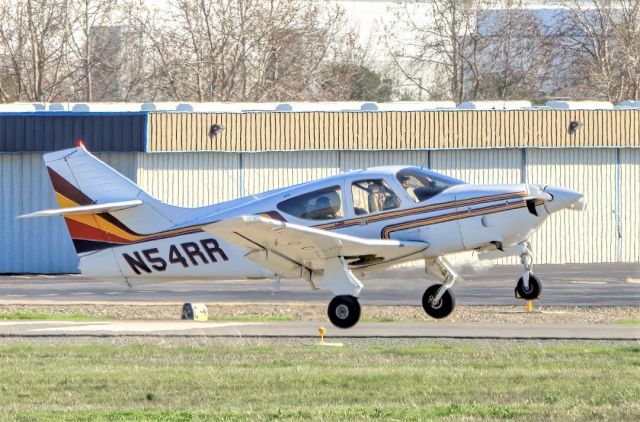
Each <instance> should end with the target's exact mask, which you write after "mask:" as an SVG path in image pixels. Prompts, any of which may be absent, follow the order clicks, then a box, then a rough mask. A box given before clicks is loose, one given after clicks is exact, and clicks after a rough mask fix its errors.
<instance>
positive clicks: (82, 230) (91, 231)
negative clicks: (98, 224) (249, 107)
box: [65, 218, 130, 243]
mask: <svg viewBox="0 0 640 422" xmlns="http://www.w3.org/2000/svg"><path fill="white" fill-rule="evenodd" d="M65 221H66V222H67V227H68V228H69V234H70V235H71V238H72V239H83V240H97V241H101V242H115V243H130V242H129V241H128V240H127V239H123V238H121V237H119V236H116V235H114V234H111V233H107V232H106V231H104V230H100V229H97V228H95V227H91V226H89V225H86V224H84V223H81V222H79V221H76V220H72V219H70V218H65Z"/></svg>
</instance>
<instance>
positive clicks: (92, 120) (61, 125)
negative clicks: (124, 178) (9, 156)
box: [0, 112, 147, 152]
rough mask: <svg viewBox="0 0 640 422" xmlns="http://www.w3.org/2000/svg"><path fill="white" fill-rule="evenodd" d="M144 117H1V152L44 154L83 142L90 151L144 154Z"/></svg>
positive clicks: (63, 114) (64, 114) (62, 114)
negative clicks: (141, 152) (78, 141)
mask: <svg viewBox="0 0 640 422" xmlns="http://www.w3.org/2000/svg"><path fill="white" fill-rule="evenodd" d="M146 128H147V114H146V113H140V112H136V113H75V112H37V113H0V152H47V151H55V150H59V149H64V148H69V147H71V146H73V145H74V144H75V142H76V140H78V139H82V140H83V141H84V142H85V143H86V144H87V146H88V147H89V149H91V151H95V152H116V151H118V152H125V151H144V150H145V144H146V138H147V134H146Z"/></svg>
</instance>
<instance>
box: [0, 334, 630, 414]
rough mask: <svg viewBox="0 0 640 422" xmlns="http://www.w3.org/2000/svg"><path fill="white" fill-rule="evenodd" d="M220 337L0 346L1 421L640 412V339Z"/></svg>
mask: <svg viewBox="0 0 640 422" xmlns="http://www.w3.org/2000/svg"><path fill="white" fill-rule="evenodd" d="M196 341H203V340H194V342H196ZM221 342H222V340H208V341H206V342H205V344H204V345H196V344H194V345H185V343H183V345H180V346H177V345H167V344H166V343H164V340H161V341H158V340H154V341H147V342H141V343H132V344H127V345H122V344H121V345H113V344H78V345H74V344H57V345H51V344H41V345H34V344H28V343H27V344H13V345H4V346H0V420H20V421H77V420H82V421H84V420H91V421H113V420H115V421H204V420H223V421H236V420H238V421H239V420H250V421H267V420H278V421H280V420H296V421H298V420H299V421H303V420H304V421H306V420H316V421H325V420H342V421H347V420H349V421H351V420H368V421H371V420H384V421H386V420H398V421H399V420H413V421H420V420H434V419H441V418H445V419H447V420H461V419H462V420H478V419H481V420H532V419H533V420H629V421H632V420H640V383H638V379H640V346H629V345H620V344H614V345H606V344H598V343H576V344H559V343H541V344H535V343H528V344H527V345H522V344H520V343H516V342H512V343H510V342H492V343H489V342H477V343H471V342H455V341H451V342H446V343H444V344H435V343H433V342H431V343H429V342H428V341H425V343H424V344H419V345H413V346H393V345H391V346H390V345H387V344H369V345H365V344H362V343H360V345H358V346H350V345H349V344H348V342H347V345H346V346H345V347H342V348H324V347H317V346H312V345H301V344H295V343H275V344H268V343H265V342H259V341H256V340H254V341H253V342H249V341H248V342H246V344H241V343H240V342H238V343H237V344H221ZM391 344H393V343H391Z"/></svg>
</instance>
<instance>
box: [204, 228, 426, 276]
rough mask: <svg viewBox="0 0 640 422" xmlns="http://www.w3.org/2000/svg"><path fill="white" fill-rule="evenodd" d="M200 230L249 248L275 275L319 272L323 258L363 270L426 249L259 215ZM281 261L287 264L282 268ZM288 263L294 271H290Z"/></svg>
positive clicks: (401, 242) (390, 240) (414, 243)
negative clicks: (332, 259)
mask: <svg viewBox="0 0 640 422" xmlns="http://www.w3.org/2000/svg"><path fill="white" fill-rule="evenodd" d="M204 230H206V231H207V232H210V233H212V234H214V235H216V236H220V237H222V238H224V239H225V240H227V241H229V242H232V243H234V244H237V245H239V246H243V247H245V248H247V249H249V250H250V252H249V254H248V255H247V256H248V257H249V258H250V259H254V258H257V259H259V261H258V260H257V259H254V260H255V261H256V262H259V263H260V264H261V265H264V266H265V267H267V268H269V269H271V270H272V271H276V272H279V273H281V272H280V271H279V270H277V269H275V268H276V267H277V268H279V269H281V268H283V267H288V273H292V272H296V271H297V272H298V273H299V272H300V271H301V269H306V270H309V271H315V270H322V269H324V265H325V261H326V260H327V259H331V258H336V257H343V258H345V260H346V261H347V262H348V263H349V266H350V268H364V267H367V266H370V265H379V264H381V263H382V262H389V261H396V260H399V259H402V258H405V257H407V256H410V255H414V254H417V253H420V252H422V251H424V250H425V249H427V248H428V246H429V245H428V244H427V243H424V242H413V241H400V240H394V239H365V238H360V237H355V236H349V235H344V234H339V233H333V232H329V231H325V230H319V229H315V228H312V227H306V226H300V225H297V224H291V223H286V222H282V221H276V220H272V219H270V218H265V217H261V216H241V217H234V218H231V219H228V220H222V221H219V222H216V223H213V224H210V225H207V226H205V227H204ZM257 251H261V254H256V253H255V252H257ZM270 253H271V254H275V256H277V257H278V258H275V257H274V259H273V261H276V260H280V261H281V262H280V264H279V265H276V264H275V263H273V264H272V263H271V262H269V261H270V260H269V254H270ZM252 256H253V257H254V258H252ZM282 259H285V260H286V262H287V263H288V264H289V265H283V264H282ZM291 264H295V265H297V266H298V268H296V269H295V270H294V269H293V268H292V265H291ZM281 274H282V273H281Z"/></svg>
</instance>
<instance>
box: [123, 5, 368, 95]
mask: <svg viewBox="0 0 640 422" xmlns="http://www.w3.org/2000/svg"><path fill="white" fill-rule="evenodd" d="M167 18H168V19H170V20H171V22H172V25H170V26H169V25H167V26H162V25H161V24H159V22H160V19H167ZM132 19H134V20H135V21H136V22H138V23H139V24H141V25H142V26H143V28H144V33H145V37H146V38H147V40H148V43H149V46H150V47H151V51H152V52H153V54H152V61H153V65H154V68H155V72H156V75H155V79H156V80H157V81H158V83H159V86H158V87H159V90H158V95H159V96H160V98H169V99H178V98H180V99H183V100H197V101H204V100H209V101H269V100H282V99H286V100H296V99H312V98H319V97H323V90H322V87H323V84H324V80H325V78H326V77H328V75H329V72H327V71H326V67H327V66H328V64H330V63H334V62H336V61H344V60H348V58H349V57H350V58H351V59H352V60H356V56H355V54H354V49H352V48H349V45H348V37H346V36H345V35H346V34H345V31H344V30H343V27H344V15H343V13H342V11H341V10H339V9H337V8H332V7H330V4H329V3H328V2H326V1H319V0H304V1H303V0H278V1H276V0H273V1H271V0H269V1H263V0H199V1H195V0H173V1H172V2H170V8H169V10H168V11H167V12H166V13H165V14H164V16H158V15H156V16H150V14H149V12H148V11H142V12H138V13H134V14H133V16H132Z"/></svg>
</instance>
